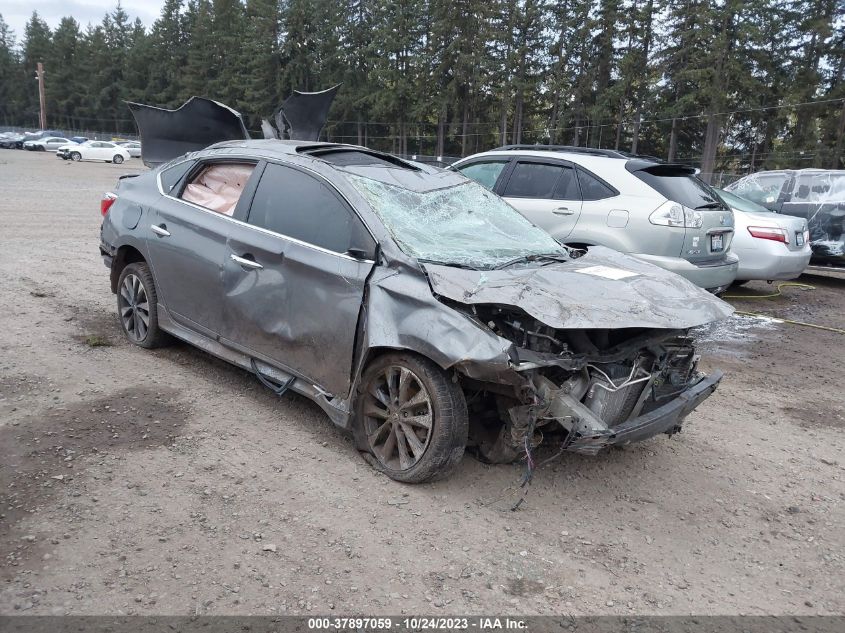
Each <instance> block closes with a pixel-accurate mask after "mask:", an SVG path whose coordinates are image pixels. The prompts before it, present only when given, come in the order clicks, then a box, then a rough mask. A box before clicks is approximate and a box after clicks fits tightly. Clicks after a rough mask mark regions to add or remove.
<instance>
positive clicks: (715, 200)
mask: <svg viewBox="0 0 845 633" xmlns="http://www.w3.org/2000/svg"><path fill="white" fill-rule="evenodd" d="M633 173H634V175H635V176H636V177H637V178H639V179H640V180H642V181H643V182H645V183H646V184H647V185H649V186H650V187H651V188H652V189H654V190H656V191H657V192H658V193H660V194H661V195H663V196H664V197H665V198H666V199H668V200H671V201H672V202H677V203H678V204H681V205H683V206H685V207H687V208H688V209H700V208H704V207H707V206H712V205H718V207H716V208H724V209H727V207H726V206H725V203H724V202H723V201H722V199H721V198H720V197H719V194H717V193H716V191H715V190H714V189H713V188H712V187H711V186H710V185H707V184H705V183H704V182H703V181H702V180H701V179H700V178H698V176H695V175H694V174H692V173H690V171H689V170H687V169H685V168H679V167H677V166H673V165H659V164H658V165H654V166H653V167H649V168H647V169H640V170H638V171H635V172H633Z"/></svg>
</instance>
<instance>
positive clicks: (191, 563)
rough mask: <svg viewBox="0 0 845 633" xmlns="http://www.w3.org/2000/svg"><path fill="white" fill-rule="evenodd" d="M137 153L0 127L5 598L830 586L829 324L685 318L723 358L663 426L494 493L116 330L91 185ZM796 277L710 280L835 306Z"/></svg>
mask: <svg viewBox="0 0 845 633" xmlns="http://www.w3.org/2000/svg"><path fill="white" fill-rule="evenodd" d="M138 169H140V161H139V160H138V159H133V160H131V161H129V162H127V163H126V164H124V165H120V166H117V165H110V164H94V163H67V162H64V161H61V160H58V159H56V157H55V156H54V155H52V154H36V153H29V152H23V151H13V150H8V151H7V150H0V218H1V219H2V227H3V228H2V231H0V306H2V309H0V350H2V355H1V356H0V556H2V560H0V613H3V614H12V613H29V614H36V613H37V614H132V613H138V614H183V615H184V614H262V615H272V614H279V613H297V614H304V613H338V614H353V613H358V614H366V615H375V614H392V615H399V614H403V613H406V614H420V613H423V614H431V613H434V614H438V613H443V614H447V613H452V614H455V613H460V614H480V613H487V614H489V613H503V612H506V613H512V614H561V613H568V614H573V615H585V614H690V613H693V614H779V615H783V614H811V613H822V614H841V613H843V611H844V610H845V509H844V508H845V503H843V501H845V453H843V447H845V441H843V432H844V431H845V411H844V410H843V408H845V397H843V387H845V371H843V370H845V361H844V360H843V356H845V355H844V354H843V350H845V335H843V334H839V333H835V332H828V331H823V330H818V329H812V328H808V327H802V326H795V325H790V324H786V323H778V322H773V321H766V320H761V319H755V318H748V317H744V318H735V319H733V320H731V321H729V322H726V323H724V324H720V325H718V326H714V327H711V328H709V329H707V330H706V331H705V332H703V333H702V343H701V349H702V353H703V359H702V366H703V368H704V369H706V370H710V369H715V368H721V369H723V370H725V372H726V377H725V379H724V381H723V382H722V385H721V387H720V388H719V389H718V391H717V392H716V393H715V395H714V396H713V397H712V398H710V399H709V400H708V401H707V402H705V403H704V405H702V406H701V407H700V409H699V410H697V411H696V412H694V413H693V414H692V415H691V416H690V417H689V418H688V421H687V424H686V427H685V429H684V432H683V433H681V434H679V435H677V436H675V437H673V438H667V437H665V436H662V437H659V438H655V439H653V440H650V441H647V442H644V443H642V444H639V445H635V446H633V447H630V448H628V449H626V450H624V451H612V452H608V453H605V454H602V455H599V456H598V457H586V456H578V455H567V456H565V457H563V458H561V459H559V460H558V461H556V462H554V463H552V464H550V465H548V466H546V467H544V468H542V469H541V470H539V471H538V472H537V474H536V476H535V479H534V483H533V485H532V486H531V489H530V492H529V494H528V497H527V499H526V501H525V503H524V504H523V505H522V507H521V509H520V510H519V511H517V512H511V511H509V507H510V506H511V504H512V503H513V501H514V500H515V499H516V498H517V497H516V494H517V493H516V491H515V485H516V484H517V482H518V480H519V477H520V474H521V468H520V466H518V465H512V466H488V465H484V464H481V463H479V462H478V461H476V460H474V459H472V458H470V457H467V458H465V459H464V461H463V463H462V465H461V467H460V468H459V470H458V471H457V472H456V473H455V474H454V476H452V477H451V478H450V479H448V480H446V481H441V482H437V483H434V484H429V485H421V486H405V485H400V484H398V483H395V482H392V481H390V480H388V479H387V478H386V477H384V476H382V475H379V474H377V473H375V472H374V471H373V470H372V469H371V468H370V467H369V466H368V465H367V464H366V463H365V462H364V461H363V460H362V459H361V458H360V457H359V455H358V454H357V453H356V452H355V451H354V450H353V448H352V444H351V442H350V440H349V438H348V437H346V436H345V434H344V433H343V432H341V431H339V430H337V429H336V428H335V427H333V425H332V424H331V423H330V422H329V420H328V418H326V417H325V416H324V415H323V414H322V413H321V411H320V410H319V409H318V408H317V407H316V406H315V405H313V404H311V403H310V402H309V401H308V400H306V399H304V398H301V397H298V396H295V395H287V396H285V397H283V398H281V399H280V398H277V397H276V396H274V395H273V394H272V393H270V392H269V391H267V390H266V389H264V388H263V387H261V386H260V385H259V384H258V383H257V381H256V380H255V379H254V378H253V377H251V376H250V375H249V374H248V373H246V372H244V371H241V370H239V369H237V368H234V367H231V366H229V365H226V364H225V363H223V362H220V361H217V360H215V359H213V358H211V357H209V356H208V355H206V354H204V353H203V352H200V351H198V350H195V349H193V348H191V347H188V346H187V345H176V346H173V347H170V348H166V349H162V350H157V351H154V352H149V351H144V350H141V349H139V348H136V347H133V346H131V345H130V344H128V343H127V342H126V341H124V339H123V338H122V336H121V333H120V331H119V329H118V324H117V320H116V316H115V300H114V296H113V295H112V294H111V292H110V291H109V287H108V274H107V270H106V268H105V267H104V266H103V264H102V261H101V260H100V258H99V256H98V250H97V246H98V229H99V223H100V214H99V200H100V196H101V194H102V193H103V192H104V191H106V190H108V189H110V188H111V187H112V186H113V185H114V182H115V180H116V178H117V176H119V175H121V174H124V173H127V172H132V171H134V170H138ZM801 281H806V282H807V283H811V284H812V285H814V286H816V289H815V290H809V291H802V290H800V289H796V288H784V289H783V292H784V296H782V297H779V298H775V299H754V300H733V299H732V300H731V301H732V302H733V303H735V304H736V305H737V307H738V308H739V309H740V310H746V311H754V312H762V313H766V314H770V315H773V316H777V317H781V318H789V319H794V320H799V321H806V322H811V323H816V324H820V325H826V326H831V327H838V328H845V277H843V278H839V279H837V278H832V277H823V276H817V275H814V276H805V277H803V278H802V279H801ZM772 289H773V288H772V286H768V285H766V284H765V283H762V282H761V283H754V284H751V285H750V286H748V287H744V288H739V289H737V288H735V289H732V291H731V292H730V294H752V295H760V294H765V293H767V292H770V291H772ZM546 454H551V452H550V451H547V452H546V453H544V452H543V451H541V455H540V456H541V458H542V457H543V456H544V455H546Z"/></svg>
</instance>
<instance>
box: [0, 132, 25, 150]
mask: <svg viewBox="0 0 845 633" xmlns="http://www.w3.org/2000/svg"><path fill="white" fill-rule="evenodd" d="M23 141H24V135H23V134H22V133H19V132H4V133H3V134H0V147H2V148H3V149H17V147H18V143H20V144H21V145H23Z"/></svg>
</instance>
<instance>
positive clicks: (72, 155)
mask: <svg viewBox="0 0 845 633" xmlns="http://www.w3.org/2000/svg"><path fill="white" fill-rule="evenodd" d="M70 159H71V160H74V161H80V160H82V154H80V153H79V152H71V153H70Z"/></svg>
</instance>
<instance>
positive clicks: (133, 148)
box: [117, 141, 141, 158]
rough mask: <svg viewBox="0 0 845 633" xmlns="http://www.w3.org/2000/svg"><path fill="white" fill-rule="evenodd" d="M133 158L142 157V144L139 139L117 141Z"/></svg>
mask: <svg viewBox="0 0 845 633" xmlns="http://www.w3.org/2000/svg"><path fill="white" fill-rule="evenodd" d="M117 145H120V147H122V148H123V149H125V150H126V151H127V152H129V155H130V156H132V157H133V158H140V157H141V144H140V143H139V142H138V141H120V142H118V143H117Z"/></svg>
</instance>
